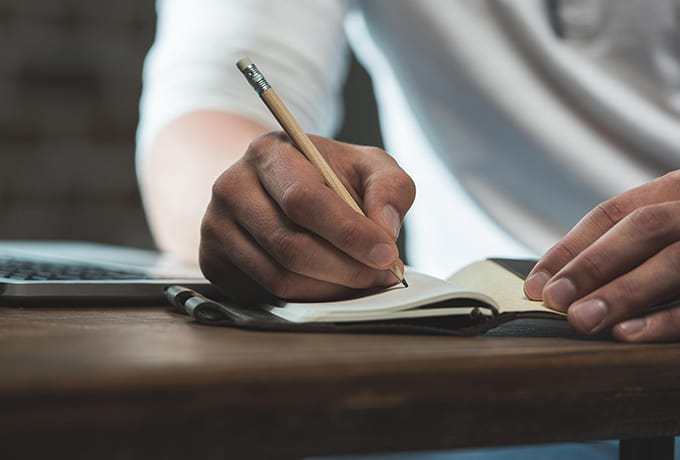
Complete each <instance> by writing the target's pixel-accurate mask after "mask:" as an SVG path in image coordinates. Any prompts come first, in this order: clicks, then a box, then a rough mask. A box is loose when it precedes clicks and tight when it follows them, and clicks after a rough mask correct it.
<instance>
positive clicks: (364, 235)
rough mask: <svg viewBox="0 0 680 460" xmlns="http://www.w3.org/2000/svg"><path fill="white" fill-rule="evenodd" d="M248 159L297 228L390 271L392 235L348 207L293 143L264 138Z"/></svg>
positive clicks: (395, 255)
mask: <svg viewBox="0 0 680 460" xmlns="http://www.w3.org/2000/svg"><path fill="white" fill-rule="evenodd" d="M246 160H247V161H249V162H251V163H252V164H253V165H255V168H254V169H255V170H256V171H257V177H258V179H259V181H260V183H261V184H262V185H263V187H264V188H265V190H266V191H267V193H268V194H269V196H270V197H271V198H272V199H273V200H274V201H275V202H276V203H277V204H278V206H279V208H280V209H281V210H282V211H283V213H284V214H285V215H286V216H287V217H288V218H289V219H290V220H291V221H292V222H293V223H294V224H296V225H298V226H300V227H302V228H304V229H307V230H309V231H311V232H313V233H315V234H317V235H318V236H320V237H321V238H322V239H324V240H326V241H328V242H329V243H330V244H332V245H333V246H335V247H336V248H338V249H340V250H341V251H343V252H344V253H346V254H347V255H349V256H350V257H352V258H354V259H356V260H358V261H359V262H361V263H363V264H365V265H368V266H369V267H373V268H376V269H382V270H384V269H387V268H389V267H390V266H391V265H392V264H393V263H394V262H395V261H396V260H397V258H398V252H397V247H396V245H395V243H394V240H393V238H392V236H391V235H390V234H388V233H387V232H386V231H385V230H383V229H382V228H381V227H380V226H379V225H378V224H376V223H375V222H373V221H372V220H371V219H369V218H367V217H364V216H362V215H360V214H359V213H357V212H356V211H354V210H353V209H352V208H351V207H350V206H348V205H347V203H345V202H344V201H342V199H341V198H340V197H338V196H337V195H336V194H335V192H333V191H332V190H331V189H330V188H328V187H327V186H326V185H325V184H324V182H323V178H322V176H321V174H320V173H319V172H318V171H317V170H316V169H315V168H314V166H312V165H311V164H310V163H309V162H308V161H307V160H306V159H305V158H304V157H303V156H302V155H301V154H300V153H299V152H298V151H297V150H296V149H294V148H293V146H292V145H290V144H288V143H285V142H282V141H281V140H280V139H272V138H271V137H263V138H260V140H258V141H256V143H254V144H253V145H252V146H251V149H249V153H248V154H247V155H246Z"/></svg>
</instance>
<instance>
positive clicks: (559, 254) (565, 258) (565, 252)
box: [542, 241, 578, 270]
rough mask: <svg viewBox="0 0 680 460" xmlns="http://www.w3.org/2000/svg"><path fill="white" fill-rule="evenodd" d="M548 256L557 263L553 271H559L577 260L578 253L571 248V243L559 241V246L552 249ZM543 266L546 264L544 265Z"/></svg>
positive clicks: (556, 245)
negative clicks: (574, 259) (568, 263)
mask: <svg viewBox="0 0 680 460" xmlns="http://www.w3.org/2000/svg"><path fill="white" fill-rule="evenodd" d="M548 255H549V258H550V259H551V260H553V261H554V262H555V263H554V265H555V266H554V267H551V268H553V270H557V269H558V268H561V267H562V266H564V265H565V264H566V263H567V262H569V261H570V260H572V259H573V258H575V257H576V256H577V255H578V253H577V252H576V251H575V250H574V249H572V248H571V246H570V245H569V243H567V242H565V241H559V242H558V243H557V244H555V246H553V247H552V249H550V251H549V252H548ZM542 265H546V264H545V263H543V264H542Z"/></svg>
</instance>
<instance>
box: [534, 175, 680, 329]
mask: <svg viewBox="0 0 680 460" xmlns="http://www.w3.org/2000/svg"><path fill="white" fill-rule="evenodd" d="M524 290H525V293H526V295H527V297H529V298H531V299H535V300H539V299H543V301H544V303H545V304H546V305H547V306H548V307H550V308H553V309H555V310H559V311H563V312H568V315H569V322H570V323H571V324H572V325H573V326H574V327H575V328H576V329H578V330H579V331H582V332H584V333H588V334H592V333H596V332H599V331H601V330H603V329H606V328H609V327H613V333H614V336H615V337H616V338H617V339H619V340H623V341H629V342H643V341H668V340H678V339H680V308H670V309H665V310H661V311H653V310H652V307H654V306H655V305H659V304H661V303H665V302H669V301H671V300H674V299H676V298H678V297H680V171H675V172H672V173H669V174H667V175H665V176H663V177H661V178H659V179H656V180H654V181H652V182H650V183H648V184H645V185H643V186H640V187H638V188H635V189H632V190H629V191H628V192H626V193H623V194H621V195H619V196H617V197H615V198H612V199H611V200H608V201H606V202H604V203H602V204H600V205H599V206H597V207H596V208H595V209H593V210H592V211H591V212H590V213H589V214H587V215H586V216H585V217H584V218H583V219H582V220H581V221H580V222H579V223H578V224H577V225H576V226H575V227H574V228H573V229H572V230H571V231H570V232H569V233H568V234H567V235H566V236H565V237H564V238H563V239H562V240H561V241H560V242H559V243H557V244H556V245H555V246H554V247H552V248H551V249H550V250H549V251H548V252H547V253H546V254H545V255H544V256H543V258H542V259H541V260H540V261H539V262H538V264H537V265H536V267H535V268H534V269H533V271H532V272H531V274H530V275H529V277H528V278H527V281H526V283H525V286H524Z"/></svg>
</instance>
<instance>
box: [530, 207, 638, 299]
mask: <svg viewBox="0 0 680 460" xmlns="http://www.w3.org/2000/svg"><path fill="white" fill-rule="evenodd" d="M628 212H629V211H628V208H627V207H626V203H625V202H622V201H620V200H617V199H613V200H610V201H606V202H604V203H602V204H600V205H598V206H597V207H596V208H595V209H593V210H592V211H590V212H589V213H588V214H586V216H585V217H583V219H581V221H580V222H579V223H578V224H576V225H575V226H574V228H573V229H571V231H569V233H567V234H566V236H565V237H564V238H562V240H560V241H559V242H558V243H557V244H556V245H555V246H553V247H552V248H550V249H549V250H548V252H546V253H545V255H544V256H543V257H542V258H541V260H539V261H538V263H537V264H536V266H535V267H534V268H533V270H531V273H529V276H528V277H527V280H526V282H525V283H524V293H525V294H526V296H527V297H528V298H530V299H533V300H540V299H541V298H542V293H543V288H544V287H545V285H546V283H547V282H548V280H550V278H552V277H553V275H554V274H555V273H557V272H558V271H559V270H560V269H561V268H562V267H564V266H565V265H566V264H567V263H569V262H570V261H571V260H573V259H574V258H575V257H576V256H577V255H578V254H580V253H581V251H583V250H584V249H585V248H587V247H588V246H590V244H591V243H593V242H594V241H595V240H597V239H598V238H599V237H600V236H602V235H603V234H604V233H605V232H606V231H607V230H609V229H610V228H611V227H613V226H614V225H615V224H616V223H617V222H619V221H620V220H621V219H623V218H624V217H625V216H626V215H627V214H628Z"/></svg>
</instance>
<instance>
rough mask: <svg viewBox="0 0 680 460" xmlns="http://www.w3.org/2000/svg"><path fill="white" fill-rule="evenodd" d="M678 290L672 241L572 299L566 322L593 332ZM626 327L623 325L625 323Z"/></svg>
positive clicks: (679, 259) (679, 256)
mask: <svg viewBox="0 0 680 460" xmlns="http://www.w3.org/2000/svg"><path fill="white" fill-rule="evenodd" d="M678 294H680V243H673V244H671V245H670V246H667V247H666V248H664V249H663V250H661V251H660V252H659V253H657V254H656V255H654V256H653V257H651V258H650V259H648V260H647V261H646V262H644V263H642V264H641V265H639V266H638V267H636V268H634V269H633V270H631V271H629V272H627V273H625V274H623V275H621V276H619V277H618V278H616V279H614V280H613V281H611V282H610V283H608V284H606V285H605V286H603V287H601V288H599V289H596V290H595V291H593V292H592V293H590V294H588V295H587V296H585V297H584V298H582V299H580V300H578V301H576V302H575V303H573V304H572V305H571V306H570V307H569V310H568V316H569V322H570V323H571V324H572V325H573V326H574V328H576V329H577V330H579V331H581V332H584V333H589V334H592V333H596V332H599V331H602V330H604V329H606V328H609V327H611V326H613V325H615V324H617V323H620V322H622V321H625V320H628V319H631V318H635V317H638V316H640V315H642V314H645V313H647V312H649V311H650V308H651V307H653V306H655V305H659V304H663V303H665V302H668V301H669V300H671V299H673V298H675V297H677V296H678ZM624 329H625V327H624Z"/></svg>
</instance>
